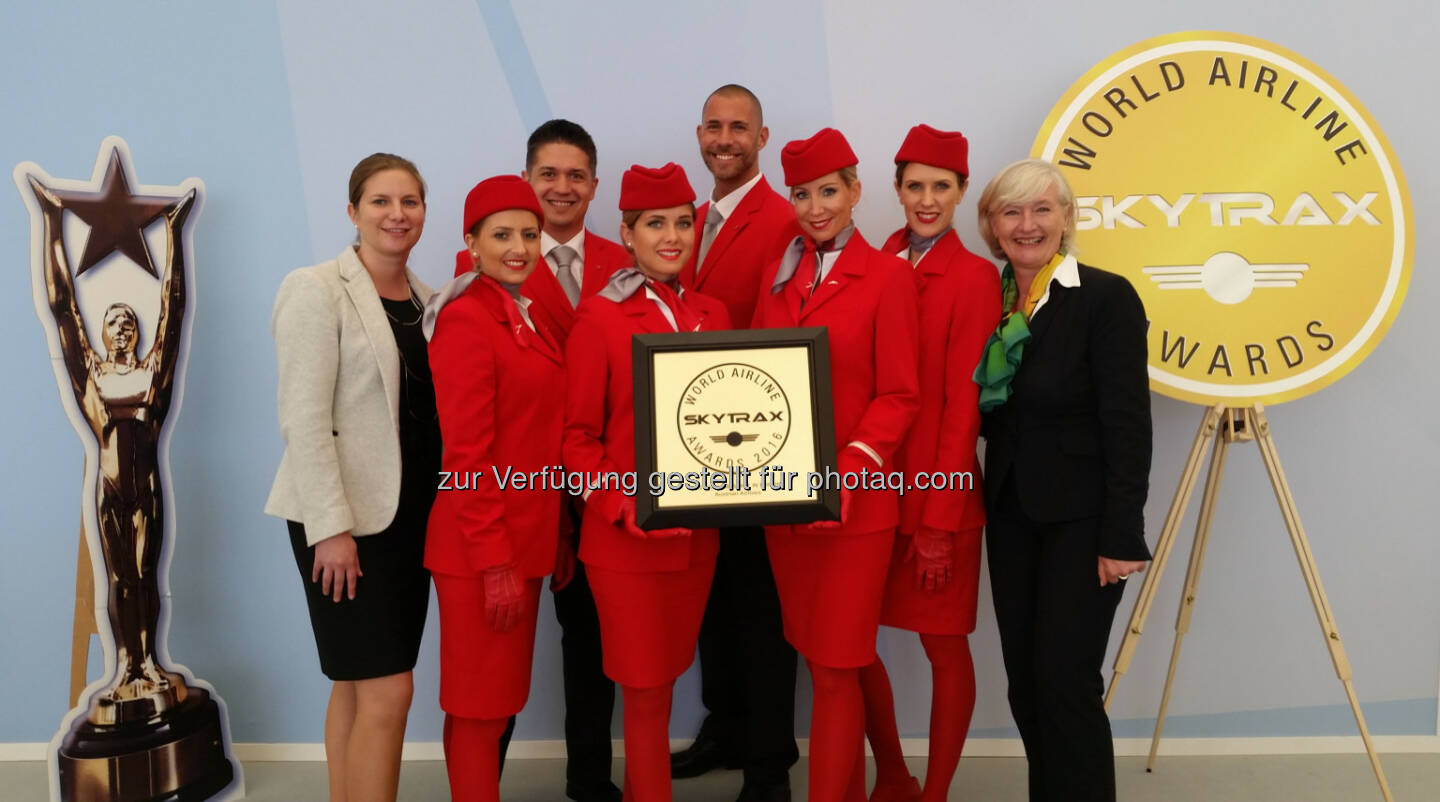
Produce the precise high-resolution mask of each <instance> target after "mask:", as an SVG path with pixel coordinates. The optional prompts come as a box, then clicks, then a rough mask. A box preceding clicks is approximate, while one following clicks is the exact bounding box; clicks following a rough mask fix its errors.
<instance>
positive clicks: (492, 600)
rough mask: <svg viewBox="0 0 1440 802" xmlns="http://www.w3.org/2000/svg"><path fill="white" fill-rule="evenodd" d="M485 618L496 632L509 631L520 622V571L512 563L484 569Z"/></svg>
mask: <svg viewBox="0 0 1440 802" xmlns="http://www.w3.org/2000/svg"><path fill="white" fill-rule="evenodd" d="M484 582H485V618H486V620H488V621H489V622H490V628H491V629H493V630H495V631H496V632H509V631H510V630H511V629H512V628H514V626H515V625H516V624H518V623H519V622H520V607H521V606H522V605H523V604H524V601H525V592H524V591H523V590H522V589H521V582H520V572H519V571H517V570H515V565H514V564H513V563H511V564H508V565H498V566H496V567H494V568H487V569H485V574H484Z"/></svg>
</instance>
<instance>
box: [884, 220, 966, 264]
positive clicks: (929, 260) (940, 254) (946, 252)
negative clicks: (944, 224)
mask: <svg viewBox="0 0 1440 802" xmlns="http://www.w3.org/2000/svg"><path fill="white" fill-rule="evenodd" d="M909 247H910V227H909V226H906V227H904V228H902V229H900V230H899V231H896V232H895V233H894V234H891V235H890V236H889V237H888V238H887V239H886V240H885V245H884V246H883V247H881V248H880V252H881V253H904V252H905V251H906V250H907V249H908V248H909ZM962 247H964V246H962V245H961V244H960V235H959V234H956V233H955V229H954V227H951V228H950V229H949V230H947V231H946V232H945V233H944V234H941V235H940V239H938V240H936V241H935V244H934V245H931V246H930V250H928V251H926V252H925V256H924V257H923V258H922V259H921V260H920V261H919V262H918V263H917V264H916V265H915V269H916V270H918V271H920V272H921V273H928V274H932V275H934V274H939V273H944V272H945V265H946V263H947V262H949V261H950V256H951V255H952V254H954V253H955V252H956V250H958V249H960V248H962ZM901 258H904V257H901Z"/></svg>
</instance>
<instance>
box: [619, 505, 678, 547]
mask: <svg viewBox="0 0 1440 802" xmlns="http://www.w3.org/2000/svg"><path fill="white" fill-rule="evenodd" d="M620 514H621V515H622V516H623V519H622V521H621V525H622V526H624V527H625V531H627V532H629V533H630V534H631V536H633V537H638V538H640V539H641V540H650V539H653V540H664V539H665V538H671V537H689V536H690V535H691V532H690V530H689V529H686V528H685V527H683V526H676V527H671V528H670V529H641V528H640V527H639V525H638V524H636V523H635V499H633V498H629V497H628V496H627V497H626V498H625V501H624V502H623V503H622V504H621V506H620Z"/></svg>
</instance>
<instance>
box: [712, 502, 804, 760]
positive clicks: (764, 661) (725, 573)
mask: <svg viewBox="0 0 1440 802" xmlns="http://www.w3.org/2000/svg"><path fill="white" fill-rule="evenodd" d="M700 697H701V701H703V702H704V703H705V708H706V709H707V710H708V711H709V715H707V716H706V717H705V723H704V724H703V725H702V726H701V728H700V732H701V734H702V735H705V736H710V737H713V738H715V739H716V740H717V741H718V742H719V743H720V746H721V748H722V749H723V750H724V751H725V752H726V753H727V755H728V756H730V757H733V758H735V759H736V760H737V761H738V762H739V763H740V765H741V767H742V768H744V770H745V782H747V783H757V784H767V785H768V784H776V783H781V782H785V781H787V780H788V778H789V773H790V767H791V766H793V765H795V761H797V760H799V759H800V752H799V750H798V749H797V748H796V745H795V649H794V648H793V647H791V646H790V644H789V643H788V642H786V640H785V628H784V624H783V623H782V622H781V620H780V596H779V593H778V592H777V591H776V590H775V575H774V573H772V572H771V570H770V554H769V552H768V551H767V550H766V548H765V530H764V528H763V527H758V526H753V527H740V528H732V529H721V530H720V556H719V559H718V560H717V561H716V563H715V579H714V581H713V582H712V583H711V585H710V598H709V600H708V601H707V603H706V605H705V617H704V619H703V620H702V621H701V624H700Z"/></svg>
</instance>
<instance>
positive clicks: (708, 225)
mask: <svg viewBox="0 0 1440 802" xmlns="http://www.w3.org/2000/svg"><path fill="white" fill-rule="evenodd" d="M723 225H725V215H723V214H721V213H720V210H719V209H717V208H715V204H714V203H711V204H710V211H709V212H708V213H707V214H706V215H705V231H704V233H702V234H701V235H700V253H699V255H697V256H696V257H695V274H696V275H699V274H700V266H701V265H703V264H705V254H707V253H709V252H710V246H711V245H713V244H715V235H716V234H719V233H720V226H723Z"/></svg>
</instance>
